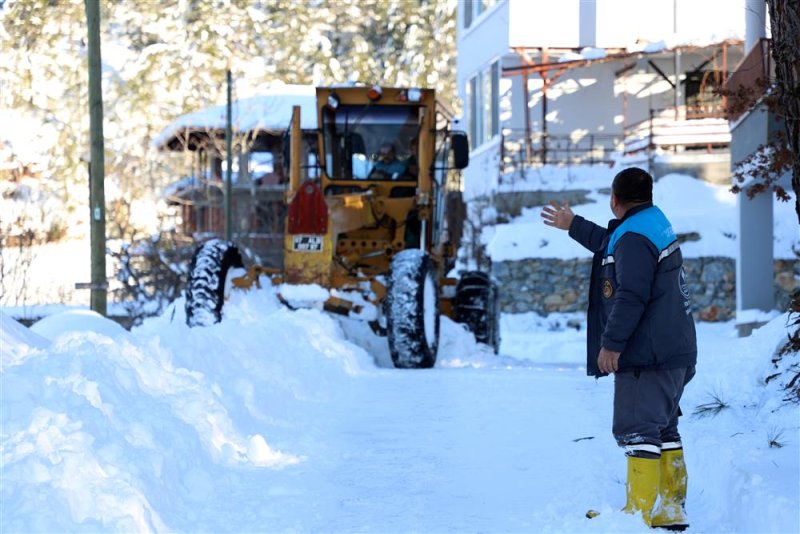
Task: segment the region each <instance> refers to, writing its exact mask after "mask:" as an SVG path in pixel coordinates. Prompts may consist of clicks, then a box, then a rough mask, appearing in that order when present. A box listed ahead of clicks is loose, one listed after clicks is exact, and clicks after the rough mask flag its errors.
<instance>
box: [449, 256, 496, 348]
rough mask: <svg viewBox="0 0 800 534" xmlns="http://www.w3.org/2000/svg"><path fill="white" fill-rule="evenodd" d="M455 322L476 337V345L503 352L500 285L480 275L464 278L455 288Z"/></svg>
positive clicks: (473, 272) (483, 274)
mask: <svg viewBox="0 0 800 534" xmlns="http://www.w3.org/2000/svg"><path fill="white" fill-rule="evenodd" d="M455 315H456V322H459V323H462V324H464V325H466V326H467V328H469V330H470V331H471V332H472V333H473V334H474V335H475V341H477V342H478V343H485V344H486V345H489V346H490V347H492V349H493V350H494V353H495V354H497V353H498V352H499V351H500V307H499V300H498V296H497V284H496V283H495V282H494V281H493V280H492V279H491V277H490V276H489V275H488V274H486V273H484V272H481V271H470V272H466V273H464V274H463V275H461V278H460V279H459V281H458V285H457V286H456V302H455Z"/></svg>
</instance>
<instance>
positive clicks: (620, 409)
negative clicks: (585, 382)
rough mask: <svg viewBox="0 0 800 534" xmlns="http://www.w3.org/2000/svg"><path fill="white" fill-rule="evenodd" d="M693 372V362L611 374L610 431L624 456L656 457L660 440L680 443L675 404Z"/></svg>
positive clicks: (677, 410) (677, 408) (678, 410)
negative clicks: (612, 409) (612, 395)
mask: <svg viewBox="0 0 800 534" xmlns="http://www.w3.org/2000/svg"><path fill="white" fill-rule="evenodd" d="M694 373H695V369H694V365H692V366H691V367H681V368H678V369H659V370H649V371H644V370H643V371H627V372H622V373H615V374H614V427H613V429H612V431H613V433H614V438H615V439H616V440H617V443H618V444H619V446H620V447H624V448H625V449H626V454H627V455H629V456H643V457H650V458H653V457H658V456H659V455H660V454H661V445H662V443H665V444H666V443H669V444H670V445H672V444H676V443H680V440H681V436H680V434H679V433H678V417H679V416H680V415H681V411H680V407H679V406H678V404H679V403H680V400H681V395H683V388H684V386H686V384H688V383H689V381H690V380H691V379H692V377H693V376H694Z"/></svg>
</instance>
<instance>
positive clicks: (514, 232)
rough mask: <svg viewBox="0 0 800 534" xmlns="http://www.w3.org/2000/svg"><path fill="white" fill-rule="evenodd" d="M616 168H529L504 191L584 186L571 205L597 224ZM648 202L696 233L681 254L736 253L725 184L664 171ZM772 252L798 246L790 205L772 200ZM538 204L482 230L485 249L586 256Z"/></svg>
mask: <svg viewBox="0 0 800 534" xmlns="http://www.w3.org/2000/svg"><path fill="white" fill-rule="evenodd" d="M616 172H617V171H616V170H613V169H599V168H586V167H583V168H575V169H561V170H559V169H557V168H554V167H551V168H546V169H542V171H541V172H537V173H532V174H531V175H530V176H529V177H528V179H527V180H524V181H518V182H517V183H515V184H514V185H513V186H512V185H509V186H507V188H506V190H517V191H526V190H530V191H535V190H542V191H565V190H570V189H585V190H587V191H590V192H589V194H588V195H587V197H588V199H589V200H590V201H592V202H593V203H591V204H582V205H578V206H571V207H572V209H573V211H574V212H575V213H576V214H577V215H581V216H583V217H585V218H586V219H589V220H591V221H593V222H595V223H597V224H599V225H601V226H605V225H606V224H607V223H608V221H609V219H611V218H613V215H612V214H611V209H610V207H609V205H610V201H611V197H610V185H611V181H612V180H613V177H614V175H615V174H616ZM653 202H654V203H655V204H656V205H657V206H658V207H660V208H661V209H662V210H663V211H664V213H665V214H666V215H667V217H668V218H669V219H670V221H671V222H672V226H673V228H674V230H675V232H676V233H677V234H689V235H691V234H697V235H696V236H693V237H697V239H696V240H694V239H692V240H688V241H687V242H685V243H683V244H682V245H681V251H682V252H683V255H684V257H687V258H697V257H706V256H723V257H729V258H735V257H736V256H737V255H738V243H737V238H736V235H737V220H738V215H737V207H736V202H737V195H735V194H733V193H731V192H730V191H729V188H728V187H727V186H720V185H714V184H710V183H707V182H704V181H701V180H698V179H696V178H694V177H692V176H688V175H684V174H668V175H666V176H664V177H662V178H660V179H659V180H657V181H656V182H655V184H654V186H653ZM773 206H774V232H775V235H774V239H775V247H774V254H775V258H776V259H793V258H795V257H796V255H795V252H794V250H795V249H797V250H800V234H798V230H797V224H796V217H795V216H794V211H793V210H794V206H793V204H792V203H791V202H781V201H779V200H777V199H775V200H774V205H773ZM541 211H542V210H541V208H529V209H524V210H523V212H522V214H521V215H520V216H519V217H516V218H515V219H513V220H512V221H511V222H510V223H508V224H500V225H497V226H496V227H495V228H494V232H493V233H492V232H487V234H488V235H490V237H489V238H488V239H487V243H488V245H487V247H488V252H489V254H490V255H491V257H492V260H493V261H509V260H520V259H524V258H534V257H538V258H561V259H570V258H589V257H591V254H590V253H589V251H587V250H586V249H584V248H583V247H582V246H580V245H579V244H578V243H576V242H575V241H573V240H572V239H569V238H568V237H567V236H566V235H565V233H564V232H563V231H562V230H557V229H555V228H551V227H549V226H547V225H545V224H543V223H542V221H541V215H540V214H541Z"/></svg>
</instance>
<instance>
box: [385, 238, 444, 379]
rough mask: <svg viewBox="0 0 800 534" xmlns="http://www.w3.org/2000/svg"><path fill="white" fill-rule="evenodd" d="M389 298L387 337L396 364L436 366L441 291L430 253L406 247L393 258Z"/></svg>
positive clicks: (388, 290)
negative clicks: (406, 248)
mask: <svg viewBox="0 0 800 534" xmlns="http://www.w3.org/2000/svg"><path fill="white" fill-rule="evenodd" d="M386 299H387V300H386V324H387V336H388V338H389V352H390V353H391V355H392V362H393V363H394V366H395V367H398V368H403V369H419V368H430V367H433V366H434V365H435V364H436V351H437V349H438V347H439V290H438V284H437V275H436V269H435V266H434V264H433V261H432V260H431V258H430V256H428V254H426V253H425V252H424V251H422V250H404V251H402V252H400V253H399V254H397V255H396V256H395V257H394V258H393V259H392V265H391V271H390V273H389V284H388V288H387V294H386Z"/></svg>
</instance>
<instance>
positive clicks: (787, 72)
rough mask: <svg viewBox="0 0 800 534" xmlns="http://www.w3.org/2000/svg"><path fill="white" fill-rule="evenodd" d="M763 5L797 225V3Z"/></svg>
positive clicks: (799, 147) (780, 1)
mask: <svg viewBox="0 0 800 534" xmlns="http://www.w3.org/2000/svg"><path fill="white" fill-rule="evenodd" d="M767 5H768V6H769V18H770V21H771V26H772V59H773V60H774V61H775V78H776V80H775V81H776V85H777V90H778V98H779V100H780V104H781V107H783V110H784V117H783V119H784V124H785V126H786V138H787V142H788V143H789V148H790V149H791V151H792V154H793V155H794V162H793V164H792V189H793V190H794V209H795V212H796V213H797V220H798V223H800V2H798V1H797V0H767Z"/></svg>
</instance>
